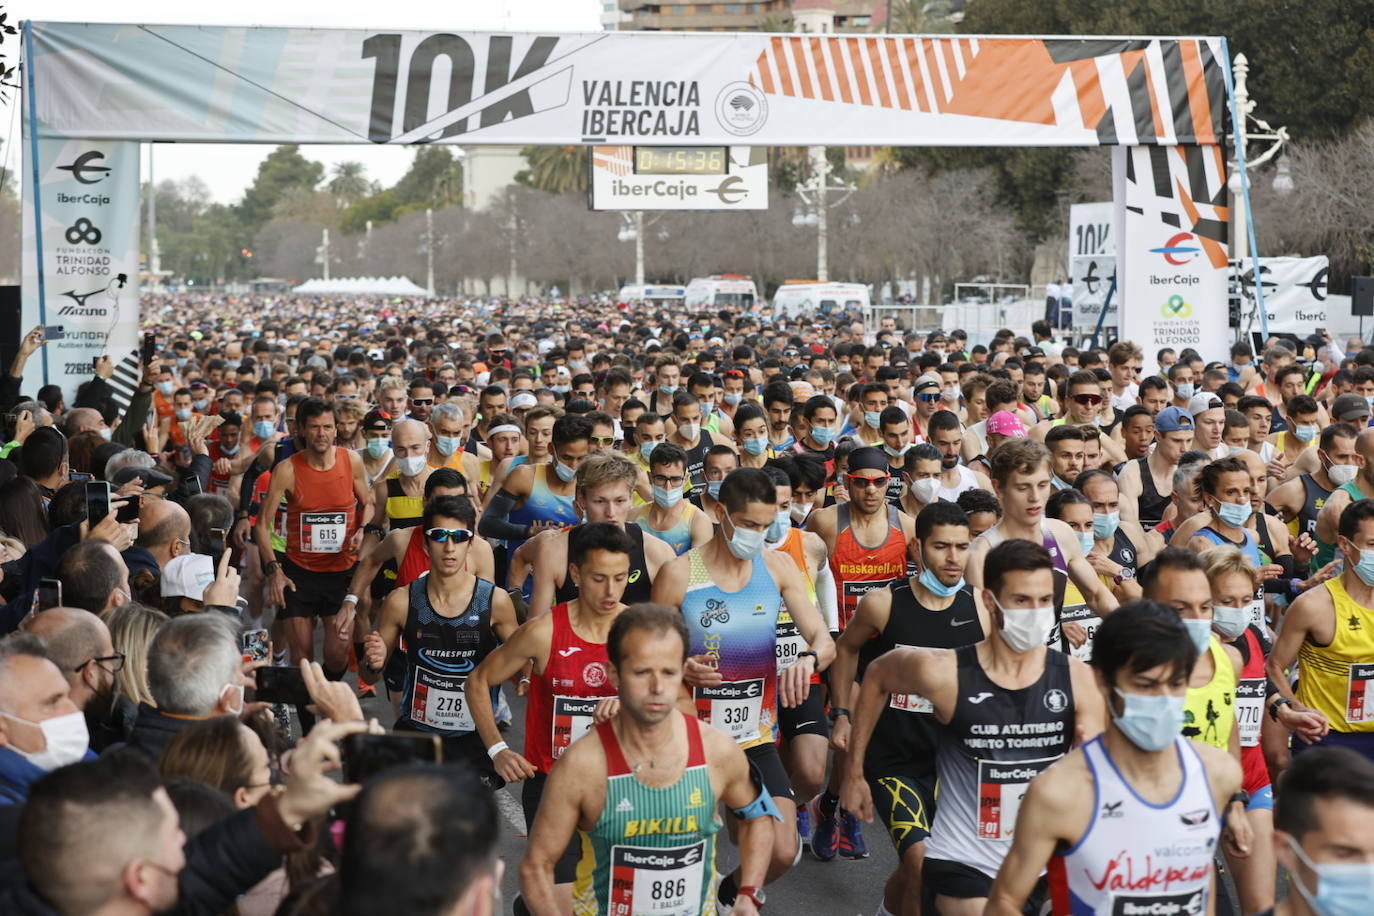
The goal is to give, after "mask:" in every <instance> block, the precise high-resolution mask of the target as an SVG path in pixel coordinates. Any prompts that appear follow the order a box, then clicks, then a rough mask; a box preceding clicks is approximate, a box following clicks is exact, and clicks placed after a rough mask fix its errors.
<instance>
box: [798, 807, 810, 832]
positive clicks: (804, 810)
mask: <svg viewBox="0 0 1374 916" xmlns="http://www.w3.org/2000/svg"><path fill="white" fill-rule="evenodd" d="M797 836H799V837H801V839H802V840H808V839H810V838H811V806H810V805H798V806H797Z"/></svg>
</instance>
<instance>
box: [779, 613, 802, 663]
mask: <svg viewBox="0 0 1374 916" xmlns="http://www.w3.org/2000/svg"><path fill="white" fill-rule="evenodd" d="M805 649H806V640H805V639H803V638H802V635H801V631H800V630H798V629H797V625H796V623H795V622H793V620H792V616H791V615H790V614H788V613H787V611H786V610H782V611H779V612H778V645H777V649H776V652H777V657H778V674H782V673H783V672H784V671H786V670H787V669H788V668H791V667H792V666H793V665H795V664H796V663H797V658H798V656H799V655H800V653H801V652H803V651H804V650H805Z"/></svg>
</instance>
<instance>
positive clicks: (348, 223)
mask: <svg viewBox="0 0 1374 916" xmlns="http://www.w3.org/2000/svg"><path fill="white" fill-rule="evenodd" d="M400 207H401V201H400V200H399V199H398V198H397V196H396V192H395V191H391V190H387V191H382V192H381V193H379V194H373V195H372V196H371V197H365V198H363V199H362V200H360V201H358V202H357V203H356V204H354V205H353V206H351V207H349V208H348V209H347V210H345V211H344V212H343V218H342V219H341V220H340V221H339V229H340V231H342V232H345V233H351V232H362V231H363V230H365V229H366V228H367V224H368V222H371V223H372V224H373V225H376V226H380V225H381V224H382V223H389V222H391V221H392V220H393V219H395V218H396V211H397V210H398V209H400Z"/></svg>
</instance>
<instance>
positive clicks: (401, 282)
mask: <svg viewBox="0 0 1374 916" xmlns="http://www.w3.org/2000/svg"><path fill="white" fill-rule="evenodd" d="M291 292H293V293H300V294H301V295H305V296H423V295H425V288H424V287H423V286H416V285H415V284H414V283H411V282H410V279H409V278H408V277H335V278H333V279H330V280H321V279H318V278H317V279H314V280H306V281H305V282H304V283H302V284H301V285H300V286H297V287H295V288H294V289H292V290H291Z"/></svg>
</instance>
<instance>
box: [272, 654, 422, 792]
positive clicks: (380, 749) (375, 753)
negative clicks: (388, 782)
mask: <svg viewBox="0 0 1374 916" xmlns="http://www.w3.org/2000/svg"><path fill="white" fill-rule="evenodd" d="M258 670H259V671H262V670H263V669H262V668H259V669H258ZM340 744H341V747H342V748H343V778H344V782H347V783H358V782H364V781H365V780H367V779H369V778H371V777H373V776H375V775H377V774H378V773H380V772H382V771H383V770H388V769H390V768H392V767H396V766H404V765H406V764H410V763H443V762H444V745H443V742H442V741H441V740H440V739H439V736H438V735H422V734H420V733H419V732H386V733H385V734H381V735H369V734H358V735H348V736H347V737H345V738H344V739H343V741H342V742H341V743H340Z"/></svg>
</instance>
